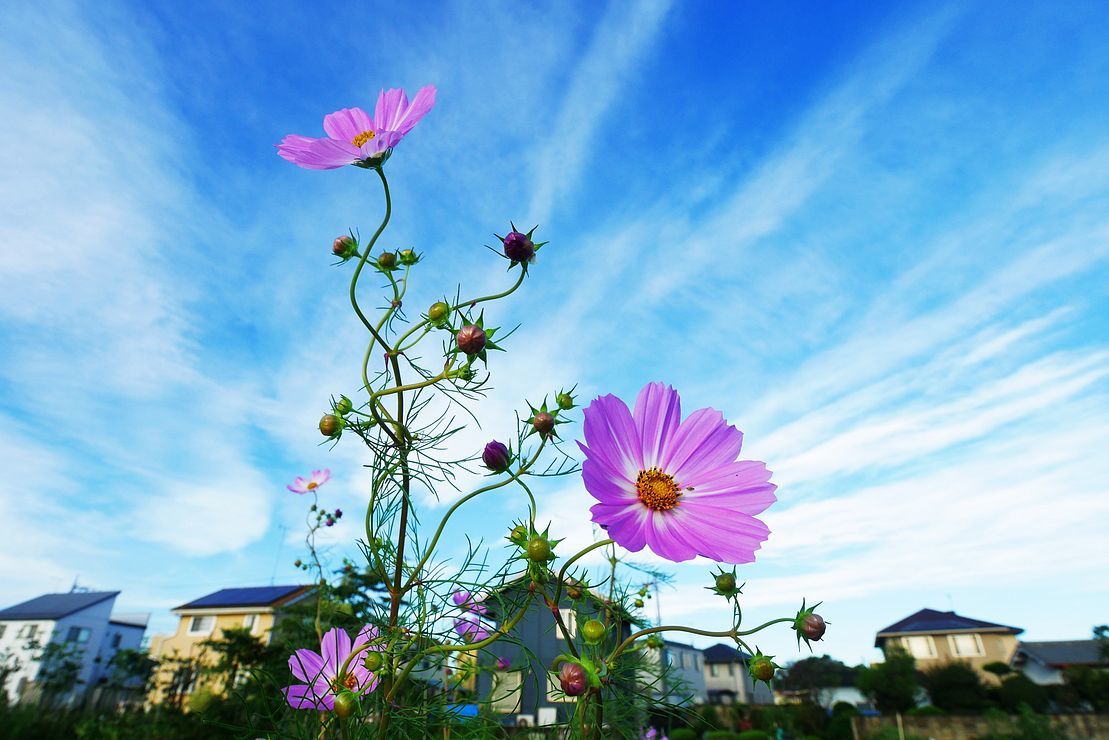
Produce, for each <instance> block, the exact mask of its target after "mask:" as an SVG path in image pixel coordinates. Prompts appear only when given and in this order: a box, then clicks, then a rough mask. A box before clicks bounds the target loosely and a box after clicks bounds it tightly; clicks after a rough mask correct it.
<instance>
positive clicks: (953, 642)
mask: <svg viewBox="0 0 1109 740" xmlns="http://www.w3.org/2000/svg"><path fill="white" fill-rule="evenodd" d="M947 644H948V645H949V646H950V647H951V653H952V655H957V656H959V657H960V658H970V657H980V656H983V655H985V654H986V651H985V650H983V649H982V638H981V637H980V636H978V635H948V636H947Z"/></svg>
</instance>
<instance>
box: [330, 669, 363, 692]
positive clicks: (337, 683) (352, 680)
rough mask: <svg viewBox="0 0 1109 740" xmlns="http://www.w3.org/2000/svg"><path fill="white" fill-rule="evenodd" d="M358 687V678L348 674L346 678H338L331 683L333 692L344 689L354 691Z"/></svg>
mask: <svg viewBox="0 0 1109 740" xmlns="http://www.w3.org/2000/svg"><path fill="white" fill-rule="evenodd" d="M357 686H358V676H355V675H354V674H353V673H348V674H347V675H345V676H342V677H339V676H336V677H335V678H334V679H332V681H331V688H332V690H333V691H342V690H343V689H344V688H345V689H349V690H351V691H353V690H354V689H355V688H356V687H357Z"/></svg>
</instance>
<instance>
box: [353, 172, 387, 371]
mask: <svg viewBox="0 0 1109 740" xmlns="http://www.w3.org/2000/svg"><path fill="white" fill-rule="evenodd" d="M374 171H375V172H377V176H378V177H380V178H381V185H382V187H383V188H385V217H384V218H383V219H382V220H381V225H380V226H378V227H377V231H375V232H374V235H373V236H372V237H371V238H370V240H369V241H368V242H367V243H366V248H365V249H363V250H362V258H361V259H360V260H358V266H357V267H355V268H354V275H353V276H351V279H350V305H351V306H353V307H354V312H355V313H356V314H358V318H359V319H361V320H362V323H363V324H365V326H366V328H367V329H369V330H370V334H372V335H373V337H374V339H375V340H377V342H378V343H379V344H381V346H382V347H384V348H385V350H386V351H388V349H389V345H387V344H386V343H385V340H384V339H382V338H381V335H380V334H379V333H378V331H377V328H376V327H374V325H373V324H371V323H370V320H369V319H367V318H366V314H364V313H362V308H361V307H360V306H359V305H358V294H357V291H356V288H357V287H358V276H359V275H361V274H362V268H363V267H365V266H366V260H368V259H369V258H370V252H372V251H373V248H374V245H375V244H376V243H377V240H378V237H380V236H381V232H383V231H385V227H386V226H388V225H389V218H390V217H391V216H392V214H393V200H392V198H391V197H390V196H389V181H388V180H386V179H385V172H384V170H382V169H381V168H380V167H375V168H374Z"/></svg>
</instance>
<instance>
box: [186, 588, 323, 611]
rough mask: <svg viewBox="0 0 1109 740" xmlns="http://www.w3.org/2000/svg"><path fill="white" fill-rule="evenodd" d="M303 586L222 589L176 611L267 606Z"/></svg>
mask: <svg viewBox="0 0 1109 740" xmlns="http://www.w3.org/2000/svg"><path fill="white" fill-rule="evenodd" d="M302 588H304V586H255V587H252V588H224V589H221V590H219V591H216V592H215V593H211V594H208V595H207V596H202V597H200V598H199V599H196V600H195V601H190V602H189V603H187V604H183V605H182V606H179V607H177V608H178V609H199V608H212V609H214V608H219V607H230V606H268V605H269V604H272V603H273V602H275V601H280V600H281V599H283V598H286V597H287V596H290V595H292V594H294V593H296V592H297V591H299V590H301V589H302Z"/></svg>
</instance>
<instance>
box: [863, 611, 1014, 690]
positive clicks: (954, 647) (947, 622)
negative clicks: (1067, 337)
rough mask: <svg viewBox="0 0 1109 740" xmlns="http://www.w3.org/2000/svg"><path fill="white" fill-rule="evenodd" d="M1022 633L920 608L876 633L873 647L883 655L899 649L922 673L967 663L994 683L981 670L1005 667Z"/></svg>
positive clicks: (988, 673) (992, 678)
mask: <svg viewBox="0 0 1109 740" xmlns="http://www.w3.org/2000/svg"><path fill="white" fill-rule="evenodd" d="M1022 632H1024V630H1022V629H1020V628H1019V627H1009V626H1008V625H1004V624H996V623H994V622H984V621H982V620H980V619H971V618H970V617H964V616H961V615H959V614H956V613H955V612H941V611H936V610H935V609H921V610H920V611H918V612H917V613H916V614H913V615H910V616H908V617H905V618H904V619H902V620H901V621H899V622H894V623H893V624H891V625H890V626H889V627H886V628H885V629H883V630H880V631H879V632H878V634H877V635H876V636H875V638H874V647H877V648H881V649H882V652H884V653H888V651H889V650H890V649H891V648H900V649H902V650H904V651H905V652H907V653H909V654H910V655H912V656H913V657H914V658H915V659H916V664H917V668H919V669H920V670H922V671H926V670H928V669H929V668H931V667H933V666H937V665H942V664H944V663H953V662H962V663H967V664H968V665H970V666H971V667H972V668H974V669H975V670H976V671H977V672H978V674H979V675H980V676H982V678H983V679H985V680H986V681H987V682H990V683H997V682H998V677H997V676H996V675H994V674H993V673H990V672H989V671H984V670H982V667H983V666H986V665H989V664H990V663H1004V664H1006V665H1009V663H1010V661H1012V659H1013V656H1014V655H1015V654H1016V652H1017V635H1019V634H1020V633H1022Z"/></svg>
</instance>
